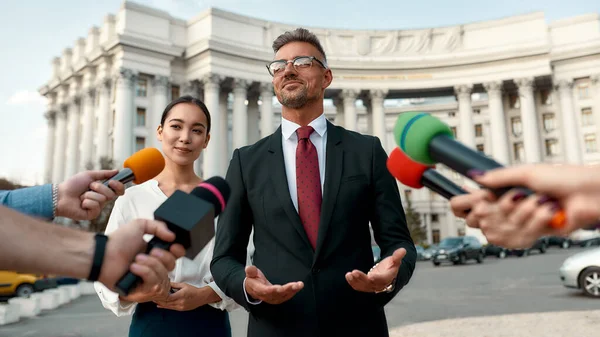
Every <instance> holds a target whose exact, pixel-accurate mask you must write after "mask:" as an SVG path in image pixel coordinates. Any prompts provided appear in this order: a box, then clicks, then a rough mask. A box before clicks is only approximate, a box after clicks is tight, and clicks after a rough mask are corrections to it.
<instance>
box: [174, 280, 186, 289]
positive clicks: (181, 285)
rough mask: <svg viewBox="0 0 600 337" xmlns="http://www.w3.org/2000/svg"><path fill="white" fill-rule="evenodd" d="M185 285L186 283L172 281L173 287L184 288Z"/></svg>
mask: <svg viewBox="0 0 600 337" xmlns="http://www.w3.org/2000/svg"><path fill="white" fill-rule="evenodd" d="M183 287H185V283H180V282H173V281H171V288H175V289H182V288H183Z"/></svg>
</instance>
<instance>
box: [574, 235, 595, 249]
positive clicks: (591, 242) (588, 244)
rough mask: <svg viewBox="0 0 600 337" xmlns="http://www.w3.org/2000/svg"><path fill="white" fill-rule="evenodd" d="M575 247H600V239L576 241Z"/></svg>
mask: <svg viewBox="0 0 600 337" xmlns="http://www.w3.org/2000/svg"><path fill="white" fill-rule="evenodd" d="M577 245H579V247H593V246H600V237H597V238H589V239H584V240H579V241H577Z"/></svg>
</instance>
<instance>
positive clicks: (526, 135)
mask: <svg viewBox="0 0 600 337" xmlns="http://www.w3.org/2000/svg"><path fill="white" fill-rule="evenodd" d="M515 84H516V85H517V87H518V88H519V96H520V97H521V121H522V123H523V147H524V149H525V160H526V162H527V163H539V162H540V161H541V160H542V158H541V150H542V147H541V143H540V134H539V127H538V118H537V113H536V111H535V100H534V97H533V78H531V77H527V78H520V79H515Z"/></svg>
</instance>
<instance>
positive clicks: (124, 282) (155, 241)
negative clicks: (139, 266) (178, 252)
mask: <svg viewBox="0 0 600 337" xmlns="http://www.w3.org/2000/svg"><path fill="white" fill-rule="evenodd" d="M172 244H173V243H172V242H165V241H163V240H161V239H159V238H157V237H154V238H152V240H150V242H148V245H147V246H146V251H145V253H146V254H150V251H151V250H152V249H154V248H160V249H164V250H166V251H169V249H170V248H171V245H172ZM141 281H142V278H141V277H139V276H137V275H135V274H134V273H132V272H131V271H128V272H127V273H126V274H125V275H123V277H121V279H120V280H119V281H118V282H117V284H116V285H115V288H116V290H117V293H118V294H119V295H121V296H127V295H129V292H131V290H132V289H133V288H134V287H135V286H136V285H137V284H138V283H139V282H141Z"/></svg>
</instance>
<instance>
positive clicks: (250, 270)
mask: <svg viewBox="0 0 600 337" xmlns="http://www.w3.org/2000/svg"><path fill="white" fill-rule="evenodd" d="M246 277H247V278H258V268H256V266H247V267H246Z"/></svg>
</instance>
